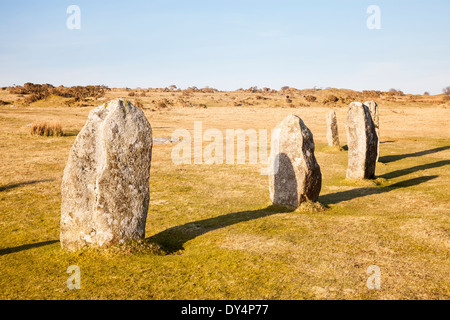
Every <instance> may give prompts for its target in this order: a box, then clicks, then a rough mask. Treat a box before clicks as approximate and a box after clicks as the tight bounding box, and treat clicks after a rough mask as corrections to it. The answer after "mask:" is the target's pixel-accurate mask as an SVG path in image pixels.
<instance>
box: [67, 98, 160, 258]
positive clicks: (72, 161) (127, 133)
mask: <svg viewBox="0 0 450 320" xmlns="http://www.w3.org/2000/svg"><path fill="white" fill-rule="evenodd" d="M151 154H152V128H151V126H150V123H149V122H148V120H147V118H146V117H145V115H144V113H143V112H142V110H140V109H138V108H136V107H135V106H134V105H132V104H131V103H129V102H128V101H126V100H121V99H116V100H113V101H111V102H109V103H106V104H104V105H101V106H99V107H97V108H95V109H93V110H92V111H91V112H90V114H89V117H88V119H87V122H86V124H85V125H84V127H83V129H82V130H81V132H80V133H79V134H78V136H77V138H76V140H75V143H74V145H73V146H72V149H71V151H70V155H69V159H68V162H67V165H66V168H65V170H64V176H63V180H62V190H61V196H62V203H61V234H60V239H61V247H62V248H67V249H70V250H76V249H80V248H82V247H85V246H88V247H89V246H96V247H107V246H109V245H112V244H121V243H124V242H127V241H130V240H138V239H143V238H144V236H145V222H146V219H147V211H148V205H149V200H150V195H149V177H150V163H151Z"/></svg>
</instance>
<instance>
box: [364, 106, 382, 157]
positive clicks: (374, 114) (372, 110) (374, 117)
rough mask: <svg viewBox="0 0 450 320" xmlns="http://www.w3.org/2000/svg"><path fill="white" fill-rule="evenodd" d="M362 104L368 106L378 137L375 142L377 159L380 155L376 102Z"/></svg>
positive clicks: (378, 120) (378, 118) (378, 119)
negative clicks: (376, 142)
mask: <svg viewBox="0 0 450 320" xmlns="http://www.w3.org/2000/svg"><path fill="white" fill-rule="evenodd" d="M364 104H365V105H366V106H367V107H368V108H369V111H370V115H371V116H372V120H373V124H374V126H375V132H376V133H377V137H378V144H377V161H378V158H379V156H380V117H379V115H378V104H377V103H376V102H375V101H373V100H372V101H366V102H364Z"/></svg>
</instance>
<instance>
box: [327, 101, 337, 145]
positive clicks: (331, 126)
mask: <svg viewBox="0 0 450 320" xmlns="http://www.w3.org/2000/svg"><path fill="white" fill-rule="evenodd" d="M327 140H328V145H329V146H330V147H334V146H337V147H339V133H338V127H337V120H336V112H335V111H334V110H331V111H330V112H328V113H327Z"/></svg>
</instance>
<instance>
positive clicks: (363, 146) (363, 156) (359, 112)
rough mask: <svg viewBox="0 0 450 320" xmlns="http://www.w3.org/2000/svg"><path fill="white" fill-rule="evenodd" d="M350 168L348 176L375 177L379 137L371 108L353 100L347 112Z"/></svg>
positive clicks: (352, 177) (357, 177)
mask: <svg viewBox="0 0 450 320" xmlns="http://www.w3.org/2000/svg"><path fill="white" fill-rule="evenodd" d="M346 131H347V144H348V168H347V178H351V179H371V178H374V177H375V165H376V160H377V145H378V137H377V133H376V132H375V126H374V124H373V121H372V117H371V116H370V111H369V108H368V107H367V106H365V105H363V104H362V103H361V102H352V103H351V104H350V108H349V109H348V114H347V127H346Z"/></svg>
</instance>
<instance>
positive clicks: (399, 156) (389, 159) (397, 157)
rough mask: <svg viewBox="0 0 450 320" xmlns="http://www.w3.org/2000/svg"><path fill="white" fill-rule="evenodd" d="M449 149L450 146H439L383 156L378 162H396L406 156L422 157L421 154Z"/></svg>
mask: <svg viewBox="0 0 450 320" xmlns="http://www.w3.org/2000/svg"><path fill="white" fill-rule="evenodd" d="M448 149H450V146H445V147H439V148H434V149H430V150H424V151H419V152H414V153H407V154H396V155H392V156H383V157H380V158H379V159H378V162H382V163H389V162H394V161H398V160H401V159H405V158H411V157H421V156H425V155H427V154H432V153H436V152H439V151H444V150H448Z"/></svg>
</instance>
